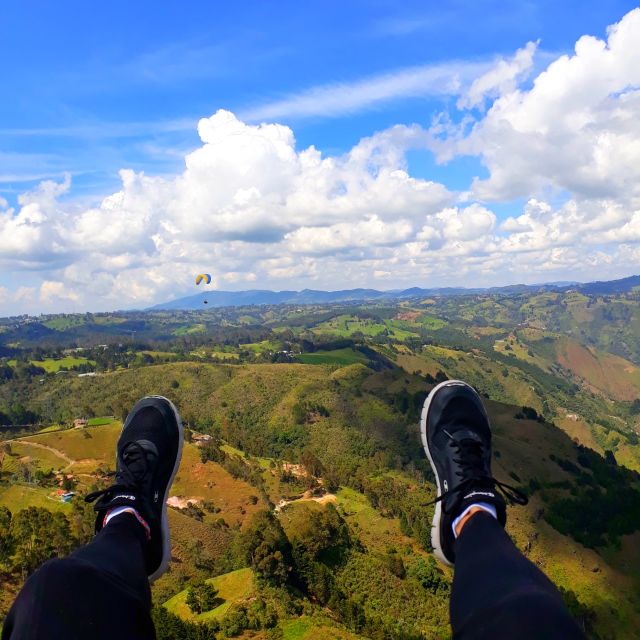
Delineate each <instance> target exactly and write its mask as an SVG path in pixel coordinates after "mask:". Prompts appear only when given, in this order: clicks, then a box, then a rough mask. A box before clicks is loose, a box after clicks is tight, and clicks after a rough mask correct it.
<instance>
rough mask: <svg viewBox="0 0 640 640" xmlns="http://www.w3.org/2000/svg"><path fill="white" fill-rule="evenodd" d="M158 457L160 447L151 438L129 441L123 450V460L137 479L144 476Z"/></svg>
mask: <svg viewBox="0 0 640 640" xmlns="http://www.w3.org/2000/svg"><path fill="white" fill-rule="evenodd" d="M157 459H158V449H157V447H156V445H155V444H154V443H153V442H151V440H136V441H135V442H129V443H128V444H126V445H125V446H124V449H123V450H122V460H123V461H124V463H125V464H126V465H127V469H128V470H129V472H130V473H131V474H132V475H133V476H134V478H136V479H140V478H142V477H144V475H145V474H146V473H147V471H149V470H150V469H151V468H152V465H153V463H154V462H155V460H157Z"/></svg>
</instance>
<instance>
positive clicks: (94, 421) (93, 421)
mask: <svg viewBox="0 0 640 640" xmlns="http://www.w3.org/2000/svg"><path fill="white" fill-rule="evenodd" d="M113 422H114V417H113V416H104V417H103V418H89V420H87V426H89V427H104V426H105V425H106V424H112V423H113ZM40 433H42V432H40Z"/></svg>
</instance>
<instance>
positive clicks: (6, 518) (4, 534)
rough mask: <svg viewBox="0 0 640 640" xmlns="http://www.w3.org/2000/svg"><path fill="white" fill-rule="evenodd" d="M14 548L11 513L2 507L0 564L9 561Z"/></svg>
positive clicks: (0, 514) (0, 510)
mask: <svg viewBox="0 0 640 640" xmlns="http://www.w3.org/2000/svg"><path fill="white" fill-rule="evenodd" d="M12 547H13V538H12V536H11V511H9V509H7V507H0V563H4V562H6V561H7V560H8V559H9V556H10V555H11V551H12Z"/></svg>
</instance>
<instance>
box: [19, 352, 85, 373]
mask: <svg viewBox="0 0 640 640" xmlns="http://www.w3.org/2000/svg"><path fill="white" fill-rule="evenodd" d="M31 364H34V365H35V366H36V367H42V368H43V369H44V370H45V371H46V372H47V373H55V372H56V371H60V369H62V368H63V367H64V368H66V369H71V368H72V367H77V366H79V365H81V364H89V365H91V366H95V364H96V363H95V362H94V361H93V360H88V359H87V358H78V357H76V356H65V357H64V358H60V359H58V360H54V359H53V358H45V359H44V360H32V361H31Z"/></svg>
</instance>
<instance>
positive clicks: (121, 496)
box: [116, 493, 136, 500]
mask: <svg viewBox="0 0 640 640" xmlns="http://www.w3.org/2000/svg"><path fill="white" fill-rule="evenodd" d="M118 498H123V499H124V500H135V499H136V497H135V496H129V495H127V494H126V493H121V494H120V495H118V496H116V499H118Z"/></svg>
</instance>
